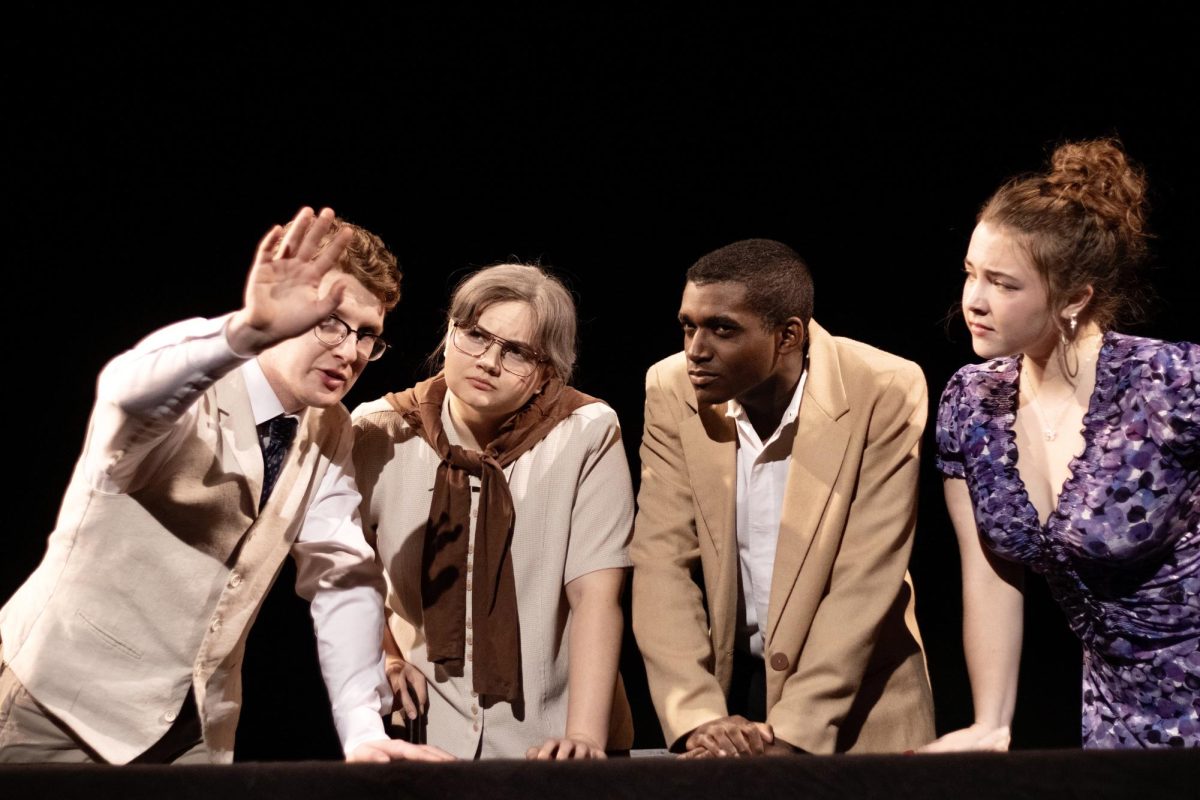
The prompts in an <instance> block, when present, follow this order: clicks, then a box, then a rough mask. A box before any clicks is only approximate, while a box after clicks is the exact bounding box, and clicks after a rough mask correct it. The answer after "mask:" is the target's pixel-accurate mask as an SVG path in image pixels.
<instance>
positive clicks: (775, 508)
mask: <svg viewBox="0 0 1200 800" xmlns="http://www.w3.org/2000/svg"><path fill="white" fill-rule="evenodd" d="M807 379H808V369H807V368H805V370H804V372H802V373H801V374H800V380H799V381H798V382H797V383H796V391H795V392H794V393H793V395H792V399H791V402H789V403H788V407H787V409H786V410H785V411H784V412H783V417H782V418H781V419H780V420H779V426H778V427H776V428H775V431H774V432H773V433H772V434H771V435H770V436H768V437H767V439H766V441H763V440H762V439H760V438H759V435H758V432H757V431H756V430H754V425H752V424H751V422H750V417H749V416H748V415H747V414H746V409H745V408H743V407H742V405H741V404H740V403H739V402H738V401H737V400H730V401H729V403H728V405H727V408H726V410H725V414H726V416H728V417H729V418H731V419H732V420H733V421H734V423H735V425H736V427H737V436H738V450H737V543H738V565H739V567H740V570H741V586H740V589H741V591H740V593H739V597H738V605H739V607H740V608H741V609H744V614H745V616H744V622H743V624H742V626H741V630H739V632H738V634H739V635H738V645H739V647H748V648H749V650H750V652H751V653H752V654H754V655H756V656H758V657H760V658H761V657H762V654H763V650H764V647H763V645H764V641H763V630H764V629H765V628H766V624H767V614H768V608H769V605H770V599H771V575H772V573H773V572H774V569H775V546H776V543H777V542H778V540H779V520H780V517H781V516H782V514H783V494H784V490H785V489H786V487H787V476H788V469H789V468H790V467H791V464H792V443H793V441H794V440H795V438H796V418H797V417H798V416H799V414H800V398H801V397H802V396H803V394H804V384H805V382H806V381H807Z"/></svg>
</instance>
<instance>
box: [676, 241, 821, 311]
mask: <svg viewBox="0 0 1200 800" xmlns="http://www.w3.org/2000/svg"><path fill="white" fill-rule="evenodd" d="M687 279H688V281H689V282H690V283H694V284H696V285H697V286H702V285H704V284H706V283H724V282H730V283H740V284H742V285H743V286H745V287H746V303H747V304H748V305H749V306H750V308H751V309H753V310H754V311H755V312H757V313H758V314H759V315H760V316H761V317H762V318H763V322H764V323H765V325H766V327H768V328H774V327H777V326H779V325H782V324H783V323H784V322H786V321H787V319H788V318H789V317H799V318H800V320H801V322H803V323H804V327H805V330H807V329H808V321H809V320H810V319H812V314H813V282H812V274H811V273H810V272H809V271H808V264H806V263H804V259H803V258H801V257H800V255H799V254H798V253H797V252H796V251H795V250H793V249H792V248H790V247H788V246H787V245H786V244H783V243H782V242H776V241H774V240H773V239H744V240H742V241H740V242H734V243H733V244H727V245H725V246H724V247H722V248H720V249H717V250H714V251H712V252H711V253H709V254H708V255H706V256H702V257H701V258H700V260H699V261H697V262H696V263H695V264H693V265H692V266H691V269H689V270H688V272H687Z"/></svg>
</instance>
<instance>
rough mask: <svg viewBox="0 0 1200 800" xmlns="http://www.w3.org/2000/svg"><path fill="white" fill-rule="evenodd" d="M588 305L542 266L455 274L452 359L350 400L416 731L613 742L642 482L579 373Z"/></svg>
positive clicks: (551, 747)
mask: <svg viewBox="0 0 1200 800" xmlns="http://www.w3.org/2000/svg"><path fill="white" fill-rule="evenodd" d="M575 327H576V321H575V304H574V302H573V301H572V299H571V295H570V293H569V292H568V291H567V290H566V288H565V287H564V286H563V285H562V284H561V283H560V282H559V281H558V280H557V279H555V278H554V277H552V276H550V275H548V274H546V273H545V272H544V271H543V270H542V269H540V268H539V267H535V266H526V265H521V264H501V265H498V266H494V267H488V268H486V269H483V270H480V271H479V272H476V273H474V274H473V275H471V276H469V277H468V278H467V279H466V280H464V281H463V282H462V283H461V284H460V285H459V286H458V288H457V289H456V290H455V292H454V295H453V298H452V300H451V304H450V314H449V319H448V321H447V326H446V335H445V338H444V340H443V342H442V347H441V360H442V362H443V367H442V370H441V371H440V372H438V373H437V374H436V375H435V376H434V377H432V378H430V379H428V380H425V381H422V382H421V383H418V384H417V385H416V386H414V387H413V388H411V389H409V390H407V391H404V392H400V393H396V394H389V395H387V396H385V397H383V398H381V399H379V400H376V401H374V402H371V403H367V404H365V405H363V406H360V407H359V408H358V409H357V410H356V411H355V413H354V417H355V427H356V440H355V457H354V460H355V465H356V469H357V477H358V483H359V487H360V490H361V491H362V494H363V506H362V513H363V523H364V525H363V527H364V530H366V531H367V534H368V536H372V535H373V536H374V537H375V546H376V550H377V552H378V554H379V558H380V562H381V563H382V565H383V568H384V571H385V573H386V575H387V584H388V594H387V607H388V612H389V614H388V631H387V635H386V636H385V647H386V648H387V650H388V675H389V678H390V679H391V681H392V687H393V689H394V690H395V691H396V697H397V707H398V708H400V707H402V712H401V713H400V716H402V717H403V718H404V722H405V725H406V727H407V728H408V730H409V734H410V737H409V738H410V739H412V740H415V741H421V740H425V741H428V742H429V743H436V744H438V745H439V746H441V747H442V748H443V749H445V750H447V751H449V752H450V753H453V754H455V755H457V756H459V757H461V758H481V757H482V758H488V757H496V758H514V757H520V756H522V755H524V756H526V757H528V758H557V759H569V758H602V757H604V755H605V752H606V750H622V749H628V748H629V746H630V744H631V742H632V727H631V723H630V717H629V708H628V704H627V702H626V700H625V694H624V690H623V688H622V687H621V686H620V683H619V679H618V675H617V662H618V656H619V653H620V645H621V631H622V616H621V605H620V593H621V587H622V583H623V581H624V579H625V572H626V569H627V568H628V566H629V560H628V556H627V554H626V549H627V545H628V541H629V536H630V533H631V530H632V527H633V489H632V485H631V482H630V478H629V467H628V464H627V463H626V460H625V454H624V450H623V449H622V446H621V432H620V426H619V424H618V422H617V416H616V414H615V413H614V412H613V410H612V409H611V408H609V407H608V406H607V405H605V404H604V403H602V402H600V401H598V400H596V399H595V398H592V397H588V396H587V395H585V394H582V393H581V392H578V391H576V390H575V389H573V388H571V387H570V386H569V385H568V381H569V380H570V377H571V372H572V369H573V367H574V363H575Z"/></svg>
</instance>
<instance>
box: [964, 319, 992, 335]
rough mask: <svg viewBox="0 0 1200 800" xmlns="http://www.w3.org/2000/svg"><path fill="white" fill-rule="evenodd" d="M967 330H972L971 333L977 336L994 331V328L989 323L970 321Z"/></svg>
mask: <svg viewBox="0 0 1200 800" xmlns="http://www.w3.org/2000/svg"><path fill="white" fill-rule="evenodd" d="M967 330H969V331H971V333H972V334H974V335H975V336H983V335H984V334H987V333H991V332H992V329H991V328H989V327H988V326H987V325H980V324H979V323H978V322H968V323H967Z"/></svg>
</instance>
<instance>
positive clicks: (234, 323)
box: [225, 308, 267, 358]
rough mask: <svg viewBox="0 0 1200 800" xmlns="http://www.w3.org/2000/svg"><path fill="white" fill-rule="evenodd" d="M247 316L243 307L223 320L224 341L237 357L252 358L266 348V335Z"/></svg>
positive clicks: (247, 313)
mask: <svg viewBox="0 0 1200 800" xmlns="http://www.w3.org/2000/svg"><path fill="white" fill-rule="evenodd" d="M249 316H250V315H249V312H247V311H246V309H244V308H243V309H241V310H240V311H235V312H234V313H233V314H231V315H230V316H229V319H228V320H227V321H226V322H225V343H226V344H228V345H229V349H230V350H232V351H233V353H234V355H236V356H238V357H239V358H254V357H255V356H257V355H258V354H259V353H261V352H262V351H263V350H266V349H267V342H266V337H264V336H263V334H262V332H261V331H259V330H257V329H256V328H255V327H254V326H253V325H251V324H250V321H249V319H248V318H249Z"/></svg>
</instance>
